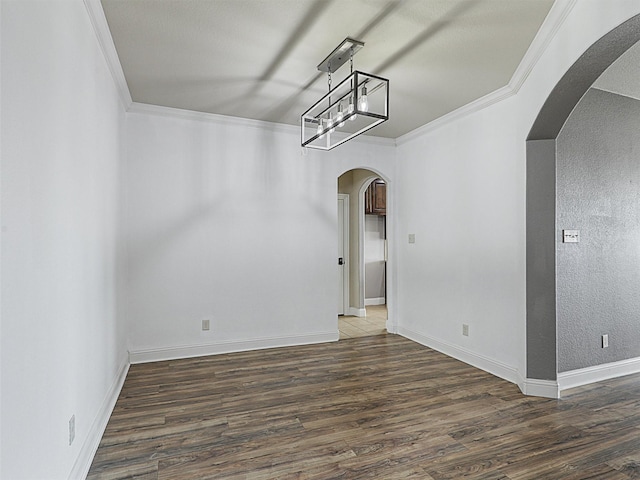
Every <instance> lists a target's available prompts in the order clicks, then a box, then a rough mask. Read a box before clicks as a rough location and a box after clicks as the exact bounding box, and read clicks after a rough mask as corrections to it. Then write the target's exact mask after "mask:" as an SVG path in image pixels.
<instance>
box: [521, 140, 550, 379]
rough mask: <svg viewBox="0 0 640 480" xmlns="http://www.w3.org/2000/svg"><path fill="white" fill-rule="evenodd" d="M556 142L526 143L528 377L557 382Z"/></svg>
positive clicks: (535, 141) (534, 141) (532, 141)
mask: <svg viewBox="0 0 640 480" xmlns="http://www.w3.org/2000/svg"><path fill="white" fill-rule="evenodd" d="M555 186H556V141H555V140H531V141H529V142H527V377H528V378H537V379H542V380H555V379H556V283H555V275H556V264H555V261H556V257H555V248H556V245H555V241H554V238H555V235H554V232H555V229H556V222H555V218H556V217H555V215H556V190H555Z"/></svg>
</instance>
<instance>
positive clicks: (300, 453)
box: [88, 335, 640, 480]
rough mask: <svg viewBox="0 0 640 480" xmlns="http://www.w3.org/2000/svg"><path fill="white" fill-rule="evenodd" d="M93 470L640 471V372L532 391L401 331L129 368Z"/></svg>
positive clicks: (174, 474)
mask: <svg viewBox="0 0 640 480" xmlns="http://www.w3.org/2000/svg"><path fill="white" fill-rule="evenodd" d="M88 478H89V479H91V480H97V479H110V480H111V479H124V478H128V479H133V478H136V479H153V480H156V479H157V480H165V479H180V480H190V479H199V480H203V479H214V478H215V479H256V480H257V479H365V478H366V479H409V478H411V479H423V480H441V479H458V478H473V479H483V480H498V479H512V480H516V479H517V480H527V479H531V480H533V479H536V480H539V479H563V480H578V479H580V480H584V479H600V480H629V479H640V376H639V375H634V376H628V377H623V378H621V379H616V380H611V381H607V382H602V383H600V384H595V385H591V386H588V387H584V388H581V389H576V390H575V391H573V392H570V394H569V395H568V396H567V398H565V399H563V400H559V401H557V400H549V399H542V398H535V397H525V396H524V395H522V394H521V393H520V391H519V390H518V388H517V387H516V386H515V385H513V384H511V383H508V382H506V381H503V380H500V379H498V378H496V377H493V376H491V375H489V374H487V373H484V372H482V371H480V370H477V369H475V368H473V367H470V366H468V365H465V364H464V363H461V362H458V361H456V360H453V359H451V358H449V357H446V356H445V355H442V354H440V353H438V352H435V351H433V350H431V349H428V348H426V347H423V346H421V345H418V344H416V343H413V342H411V341H409V340H407V339H405V338H403V337H400V336H396V335H379V336H370V337H361V338H353V339H346V340H341V341H340V342H335V343H330V344H321V345H310V346H302V347H288V348H281V349H272V350H262V351H253V352H246V353H236V354H228V355H219V356H213V357H201V358H195V359H187V360H176V361H169V362H159V363H153V364H143V365H133V366H132V367H131V369H130V371H129V375H128V376H127V379H126V381H125V385H124V387H123V390H122V392H121V395H120V398H119V400H118V402H117V404H116V407H115V409H114V412H113V414H112V416H111V419H110V421H109V424H108V426H107V429H106V432H105V434H104V437H103V439H102V442H101V443H100V447H99V448H98V451H97V453H96V456H95V459H94V462H93V465H92V467H91V470H90V472H89V476H88Z"/></svg>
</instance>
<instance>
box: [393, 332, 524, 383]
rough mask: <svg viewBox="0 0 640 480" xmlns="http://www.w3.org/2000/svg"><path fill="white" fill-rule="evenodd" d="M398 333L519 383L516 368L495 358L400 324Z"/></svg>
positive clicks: (509, 380)
mask: <svg viewBox="0 0 640 480" xmlns="http://www.w3.org/2000/svg"><path fill="white" fill-rule="evenodd" d="M398 334H399V335H402V336H403V337H407V338H408V339H410V340H413V341H414V342H418V343H420V344H421V345H425V346H427V347H429V348H433V349H434V350H437V351H439V352H441V353H444V354H445V355H448V356H450V357H453V358H455V359H457V360H460V361H462V362H464V363H467V364H469V365H472V366H474V367H476V368H479V369H480V370H484V371H485V372H488V373H490V374H492V375H495V376H496V377H500V378H502V379H504V380H507V381H508V382H511V383H515V384H516V385H518V384H519V383H520V382H519V380H520V378H521V377H520V374H519V373H518V370H517V369H515V368H513V367H511V366H509V365H506V364H504V363H501V362H498V361H497V360H493V359H491V358H488V357H485V356H484V355H479V354H477V353H475V352H471V351H469V350H467V349H465V348H462V347H459V346H457V345H453V344H451V343H448V342H444V341H442V340H437V339H435V338H430V337H427V336H425V335H422V334H421V333H418V332H414V331H412V330H409V329H407V328H404V327H401V326H399V327H398Z"/></svg>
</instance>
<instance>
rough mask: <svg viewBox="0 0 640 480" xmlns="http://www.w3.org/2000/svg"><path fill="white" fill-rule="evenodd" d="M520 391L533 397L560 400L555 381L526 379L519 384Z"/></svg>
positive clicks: (558, 389)
mask: <svg viewBox="0 0 640 480" xmlns="http://www.w3.org/2000/svg"><path fill="white" fill-rule="evenodd" d="M520 390H521V391H522V393H524V394H525V395H530V396H533V397H545V398H560V388H559V386H558V382H556V381H555V380H538V379H536V378H526V379H525V380H524V381H523V382H522V383H521V384H520Z"/></svg>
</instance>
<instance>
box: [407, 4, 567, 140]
mask: <svg viewBox="0 0 640 480" xmlns="http://www.w3.org/2000/svg"><path fill="white" fill-rule="evenodd" d="M576 2H577V0H556V1H555V2H554V4H553V5H552V7H551V10H549V13H548V15H547V17H546V18H545V20H544V22H543V23H542V26H541V27H540V29H539V30H538V33H537V34H536V36H535V38H534V39H533V41H532V42H531V45H529V48H528V49H527V52H526V53H525V55H524V57H522V60H521V61H520V64H519V65H518V67H517V68H516V70H515V72H514V74H513V75H512V76H511V79H510V80H509V83H508V84H507V85H506V86H504V87H501V88H499V89H497V90H494V91H493V92H491V93H489V94H487V95H485V96H484V97H481V98H478V99H477V100H474V101H472V102H470V103H467V104H466V105H463V106H462V107H460V108H457V109H455V110H453V111H452V112H449V113H447V114H446V115H443V116H441V117H438V118H436V119H435V120H432V121H431V122H429V123H427V124H425V125H422V126H421V127H418V128H416V129H415V130H412V131H410V132H409V133H405V134H404V135H402V136H400V137H398V138H396V145H402V144H404V143H407V142H410V141H411V140H414V139H416V138H418V137H420V136H422V135H424V134H425V133H428V132H431V131H433V130H436V129H438V128H441V127H444V126H445V125H447V124H449V123H451V122H454V121H456V120H458V119H460V118H462V117H465V116H467V115H470V114H472V113H475V112H477V111H480V110H482V109H484V108H487V107H489V106H491V105H493V104H495V103H498V102H501V101H502V100H506V99H507V98H509V97H512V96H513V95H515V94H516V93H518V91H519V90H520V88H521V87H522V85H523V84H524V82H525V81H526V80H527V78H528V77H529V74H530V73H531V71H532V70H533V68H534V67H535V66H536V64H537V63H538V60H540V57H542V55H543V53H544V52H545V51H546V49H547V48H548V47H549V44H550V43H551V40H553V37H555V35H556V33H557V32H558V30H560V27H561V26H562V24H563V23H564V21H565V20H566V18H567V16H568V15H569V13H570V12H571V10H572V9H573V7H574V5H575V4H576Z"/></svg>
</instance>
